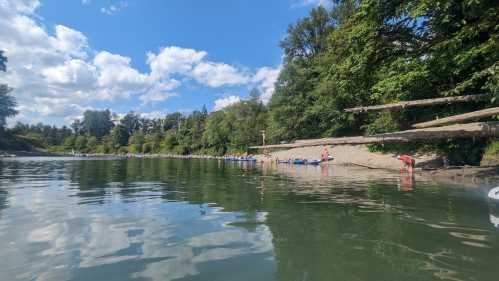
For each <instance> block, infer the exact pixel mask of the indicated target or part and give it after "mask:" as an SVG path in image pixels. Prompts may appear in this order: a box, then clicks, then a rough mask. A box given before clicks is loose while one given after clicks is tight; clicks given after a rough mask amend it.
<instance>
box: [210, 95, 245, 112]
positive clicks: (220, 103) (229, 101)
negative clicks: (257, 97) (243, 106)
mask: <svg viewBox="0 0 499 281" xmlns="http://www.w3.org/2000/svg"><path fill="white" fill-rule="evenodd" d="M240 101H241V98H240V97H238V96H234V95H232V96H227V97H225V98H221V99H217V100H215V106H214V109H215V111H217V110H221V109H223V108H225V107H227V106H229V105H233V104H235V103H238V102H240Z"/></svg>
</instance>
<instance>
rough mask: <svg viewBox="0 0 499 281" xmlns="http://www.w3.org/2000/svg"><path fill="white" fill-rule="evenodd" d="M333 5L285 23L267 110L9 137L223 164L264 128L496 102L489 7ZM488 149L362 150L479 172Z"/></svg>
mask: <svg viewBox="0 0 499 281" xmlns="http://www.w3.org/2000/svg"><path fill="white" fill-rule="evenodd" d="M333 2H334V5H331V7H332V8H331V9H326V8H324V7H322V6H321V7H318V8H315V9H312V10H311V12H310V14H309V15H308V16H306V17H304V18H302V19H300V20H299V21H298V22H296V23H294V24H292V25H290V26H289V28H288V32H287V35H286V36H285V38H284V39H283V40H282V42H281V47H282V49H283V51H284V60H283V67H282V71H281V73H280V75H279V77H278V80H277V82H276V83H275V92H274V94H273V96H272V98H271V100H270V102H269V104H268V105H264V104H262V103H261V102H260V99H259V93H258V91H256V90H254V91H252V93H251V94H250V97H249V98H248V99H247V100H243V101H241V102H239V103H236V104H234V105H231V106H228V107H226V108H224V109H222V110H220V111H216V112H211V113H208V112H207V110H206V108H204V107H203V109H202V110H200V111H194V112H192V113H191V114H188V115H185V114H182V113H179V112H175V113H171V114H168V115H166V116H165V117H164V118H156V119H147V118H143V117H142V116H141V115H140V114H137V113H134V112H129V113H128V114H126V115H125V116H124V118H122V119H121V120H120V121H119V124H117V125H116V126H114V124H113V121H112V120H113V119H115V118H113V116H112V114H111V112H110V111H109V110H105V111H87V112H85V114H84V118H83V120H75V122H74V123H73V124H72V125H71V128H72V129H73V133H72V134H73V136H68V134H67V128H66V130H65V131H64V132H65V133H62V132H61V131H58V130H57V129H54V128H51V127H49V128H45V126H43V125H42V126H41V128H40V130H38V129H36V130H35V129H33V128H31V127H30V128H29V129H28V130H20V128H18V129H19V130H17V133H16V134H19V135H23V136H27V135H29V134H38V135H40V137H41V138H42V139H43V143H44V144H46V145H62V146H65V147H66V148H67V149H75V150H77V151H92V152H95V151H99V152H103V153H123V152H125V151H130V152H134V153H158V152H163V153H179V154H193V153H208V154H216V155H223V154H226V153H244V152H248V147H249V146H251V145H258V144H261V131H262V130H266V133H267V136H268V141H269V142H270V143H280V142H289V141H292V140H296V139H304V138H318V137H331V136H352V135H362V134H373V133H384V132H391V131H398V130H404V129H408V128H409V127H410V125H411V124H414V123H416V122H423V121H428V120H432V119H435V118H437V117H445V116H448V115H453V114H459V113H464V112H469V111H472V110H478V109H482V108H484V107H488V106H491V105H492V104H497V103H499V74H498V73H499V24H498V22H497V19H498V18H499V5H498V4H497V1H492V0H466V1H458V0H409V1H394V0H384V1H380V0H363V1H360V0H334V1H333ZM0 57H2V56H1V53H0ZM2 65H4V64H1V63H0V68H1V67H2ZM5 89H8V88H5ZM484 93H490V94H491V95H490V99H489V100H487V101H482V102H471V103H466V104H455V105H449V106H429V107H425V108H415V109H406V110H402V111H397V112H387V111H381V112H373V113H371V112H369V113H361V114H352V113H345V112H344V109H345V108H348V107H354V106H360V105H374V104H383V103H389V102H396V101H404V100H415V99H422V98H436V97H444V96H453V95H462V94H484ZM11 105H15V104H11ZM10 108H13V106H11V107H10ZM9 114H10V115H8V116H11V115H12V114H15V112H10V113H9ZM4 115H5V114H4ZM1 117H2V115H0V118H1ZM490 119H492V118H490ZM0 121H1V120H0ZM113 127H114V128H113ZM14 131H15V130H14ZM14 131H13V132H14ZM19 132H21V133H19ZM487 143H488V142H487V140H449V141H441V142H430V141H428V142H420V143H413V144H409V145H406V144H400V145H387V146H383V145H375V146H371V147H370V149H372V150H387V149H392V150H397V151H402V150H406V151H408V150H411V151H412V150H416V149H425V150H433V151H437V152H439V153H442V154H447V155H449V158H450V159H451V161H453V162H454V163H458V164H463V163H469V164H476V163H478V162H479V161H480V158H481V156H482V154H483V153H484V151H487V152H488V151H490V150H491V149H492V148H487V150H486V146H487Z"/></svg>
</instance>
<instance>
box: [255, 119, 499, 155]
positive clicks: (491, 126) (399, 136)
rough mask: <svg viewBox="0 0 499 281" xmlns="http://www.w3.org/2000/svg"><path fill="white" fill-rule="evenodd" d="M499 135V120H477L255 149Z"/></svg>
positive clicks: (256, 147)
mask: <svg viewBox="0 0 499 281" xmlns="http://www.w3.org/2000/svg"><path fill="white" fill-rule="evenodd" d="M482 137H499V122H477V123H469V124H458V125H450V126H444V127H436V128H427V129H414V130H407V131H400V132H394V133H386V134H378V135H372V136H366V137H362V136H359V137H343V138H323V139H312V140H300V141H299V142H294V143H287V144H274V145H265V146H253V147H251V148H253V149H262V148H296V147H307V146H320V145H359V144H372V143H394V142H396V143H400V142H411V141H422V140H426V141H428V140H439V139H449V138H482Z"/></svg>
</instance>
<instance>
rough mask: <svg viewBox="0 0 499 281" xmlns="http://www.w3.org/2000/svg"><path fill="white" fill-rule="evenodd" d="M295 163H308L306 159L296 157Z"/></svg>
mask: <svg viewBox="0 0 499 281" xmlns="http://www.w3.org/2000/svg"><path fill="white" fill-rule="evenodd" d="M293 164H295V165H306V164H307V160H305V159H295V160H293Z"/></svg>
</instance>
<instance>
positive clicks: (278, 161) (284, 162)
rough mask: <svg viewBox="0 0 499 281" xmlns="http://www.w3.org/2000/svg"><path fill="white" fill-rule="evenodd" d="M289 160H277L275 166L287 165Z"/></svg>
mask: <svg viewBox="0 0 499 281" xmlns="http://www.w3.org/2000/svg"><path fill="white" fill-rule="evenodd" d="M289 163H290V161H289V160H277V164H289Z"/></svg>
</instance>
